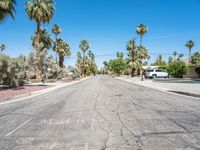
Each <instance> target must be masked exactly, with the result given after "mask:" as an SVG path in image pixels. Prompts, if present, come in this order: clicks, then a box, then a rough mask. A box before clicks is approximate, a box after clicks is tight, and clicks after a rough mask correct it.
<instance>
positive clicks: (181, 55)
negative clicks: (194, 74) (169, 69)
mask: <svg viewBox="0 0 200 150" xmlns="http://www.w3.org/2000/svg"><path fill="white" fill-rule="evenodd" d="M183 56H184V54H182V53H181V54H179V55H178V60H179V61H180V60H181V58H183Z"/></svg>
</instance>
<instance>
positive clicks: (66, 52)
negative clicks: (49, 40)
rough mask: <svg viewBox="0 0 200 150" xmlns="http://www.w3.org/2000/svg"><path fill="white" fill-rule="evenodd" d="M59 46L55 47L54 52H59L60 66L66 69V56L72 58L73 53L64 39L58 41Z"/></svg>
mask: <svg viewBox="0 0 200 150" xmlns="http://www.w3.org/2000/svg"><path fill="white" fill-rule="evenodd" d="M57 43H58V44H57V45H55V46H54V47H53V49H54V50H56V51H57V53H58V55H59V66H60V67H61V68H64V58H65V56H68V57H69V56H70V55H71V51H70V47H69V45H68V44H67V43H66V42H65V41H64V40H63V39H60V38H59V39H57Z"/></svg>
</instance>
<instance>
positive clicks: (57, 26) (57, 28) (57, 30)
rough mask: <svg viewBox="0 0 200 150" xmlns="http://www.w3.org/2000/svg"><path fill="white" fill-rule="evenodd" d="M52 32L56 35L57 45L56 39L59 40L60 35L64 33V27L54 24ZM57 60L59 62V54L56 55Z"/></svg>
mask: <svg viewBox="0 0 200 150" xmlns="http://www.w3.org/2000/svg"><path fill="white" fill-rule="evenodd" d="M51 32H52V33H53V34H54V35H55V45H57V43H56V41H57V38H58V35H59V34H61V33H62V29H61V28H60V27H59V25H58V24H54V25H53V27H52V29H51ZM56 62H57V55H56Z"/></svg>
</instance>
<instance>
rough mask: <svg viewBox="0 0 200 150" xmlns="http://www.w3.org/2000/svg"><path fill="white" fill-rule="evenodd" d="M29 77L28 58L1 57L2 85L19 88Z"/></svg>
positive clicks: (0, 77)
mask: <svg viewBox="0 0 200 150" xmlns="http://www.w3.org/2000/svg"><path fill="white" fill-rule="evenodd" d="M26 75H27V64H26V57H25V56H19V57H17V58H10V57H8V56H6V55H1V56H0V84H2V85H8V86H10V87H18V86H21V85H23V84H24V83H25V80H26Z"/></svg>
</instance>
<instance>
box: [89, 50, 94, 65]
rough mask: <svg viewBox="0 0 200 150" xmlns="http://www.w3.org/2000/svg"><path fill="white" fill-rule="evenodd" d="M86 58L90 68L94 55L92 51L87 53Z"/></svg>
mask: <svg viewBox="0 0 200 150" xmlns="http://www.w3.org/2000/svg"><path fill="white" fill-rule="evenodd" d="M88 57H89V60H90V66H91V65H92V64H93V63H94V59H95V56H94V53H93V52H92V51H89V52H88Z"/></svg>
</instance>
